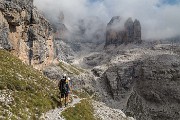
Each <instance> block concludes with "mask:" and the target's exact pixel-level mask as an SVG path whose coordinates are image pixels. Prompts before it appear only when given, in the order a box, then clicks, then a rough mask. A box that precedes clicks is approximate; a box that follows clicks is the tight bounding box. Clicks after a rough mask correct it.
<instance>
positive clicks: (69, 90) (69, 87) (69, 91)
mask: <svg viewBox="0 0 180 120" xmlns="http://www.w3.org/2000/svg"><path fill="white" fill-rule="evenodd" d="M70 80H71V79H70V78H69V77H68V78H67V81H66V82H67V84H68V91H67V99H66V100H67V102H68V103H69V102H70V101H69V98H70V93H71V84H70V83H71V82H70Z"/></svg>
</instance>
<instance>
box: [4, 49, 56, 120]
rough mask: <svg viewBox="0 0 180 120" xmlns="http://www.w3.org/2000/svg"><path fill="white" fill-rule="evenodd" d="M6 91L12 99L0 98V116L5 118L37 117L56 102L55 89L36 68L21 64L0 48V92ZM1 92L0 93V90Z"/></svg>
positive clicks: (54, 105)
mask: <svg viewBox="0 0 180 120" xmlns="http://www.w3.org/2000/svg"><path fill="white" fill-rule="evenodd" d="M2 91H7V92H8V91H9V92H10V93H11V95H10V96H11V98H13V101H12V102H10V103H6V104H5V102H0V111H3V112H1V113H0V116H4V117H6V118H7V112H6V111H9V112H10V113H12V115H11V116H9V115H8V118H9V119H15V116H16V118H17V117H18V119H24V120H25V119H39V117H40V116H41V114H42V113H44V112H46V111H48V110H50V109H53V108H55V107H56V106H57V105H58V101H59V100H58V97H57V96H58V89H56V86H55V84H54V83H52V82H51V81H50V80H48V79H47V78H46V77H44V76H43V75H42V74H41V73H40V72H39V71H37V70H35V69H33V68H32V67H30V66H27V65H25V64H24V63H22V62H21V60H19V59H18V58H16V57H14V56H13V55H11V54H10V53H9V52H7V51H4V50H0V92H2ZM0 94H2V93H0Z"/></svg>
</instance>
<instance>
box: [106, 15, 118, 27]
mask: <svg viewBox="0 0 180 120" xmlns="http://www.w3.org/2000/svg"><path fill="white" fill-rule="evenodd" d="M120 21H121V17H120V16H114V17H112V19H111V20H110V22H109V23H108V25H113V24H117V23H119V22H120Z"/></svg>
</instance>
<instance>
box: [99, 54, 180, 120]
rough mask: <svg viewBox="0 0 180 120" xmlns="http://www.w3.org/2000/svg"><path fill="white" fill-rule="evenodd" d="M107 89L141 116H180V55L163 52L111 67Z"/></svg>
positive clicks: (172, 119)
mask: <svg viewBox="0 0 180 120" xmlns="http://www.w3.org/2000/svg"><path fill="white" fill-rule="evenodd" d="M101 79H102V80H101V81H102V82H104V84H105V85H104V86H106V88H105V90H106V92H107V93H108V95H109V96H111V97H112V98H113V99H114V100H115V101H118V103H117V104H122V105H121V106H120V107H121V108H122V109H123V110H124V111H125V112H126V115H128V116H132V117H134V118H135V119H137V120H178V119H179V118H180V113H179V110H180V109H179V108H180V104H179V102H180V95H179V94H180V89H179V88H180V83H179V81H180V57H179V56H178V55H169V54H162V55H156V56H149V57H147V58H145V59H142V60H136V61H132V62H127V63H123V64H119V65H116V66H113V67H110V68H108V70H106V72H105V73H104V74H103V76H102V77H101Z"/></svg>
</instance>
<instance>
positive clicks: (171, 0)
mask: <svg viewBox="0 0 180 120" xmlns="http://www.w3.org/2000/svg"><path fill="white" fill-rule="evenodd" d="M163 3H165V4H170V5H175V4H178V3H180V0H163Z"/></svg>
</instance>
